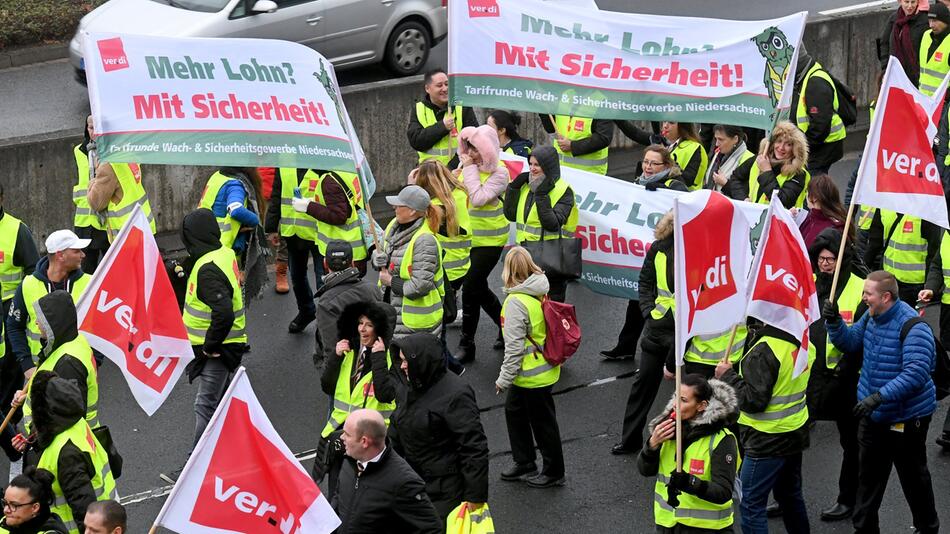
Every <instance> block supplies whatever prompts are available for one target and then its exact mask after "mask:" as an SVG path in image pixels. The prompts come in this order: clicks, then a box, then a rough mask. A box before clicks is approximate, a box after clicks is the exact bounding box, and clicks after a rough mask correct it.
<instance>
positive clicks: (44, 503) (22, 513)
mask: <svg viewBox="0 0 950 534" xmlns="http://www.w3.org/2000/svg"><path fill="white" fill-rule="evenodd" d="M0 503H2V504H3V519H0V533H4V534H7V533H9V534H67V533H68V532H69V531H68V530H67V529H66V525H64V524H63V522H62V520H60V518H59V516H57V515H56V514H54V513H52V512H51V511H50V505H51V504H53V474H52V473H50V472H49V471H47V470H45V469H37V468H35V467H33V466H30V467H27V468H26V469H25V470H24V471H23V474H21V475H18V476H16V477H15V478H14V479H13V480H11V481H10V485H9V486H7V489H6V490H4V492H3V500H2V501H0Z"/></svg>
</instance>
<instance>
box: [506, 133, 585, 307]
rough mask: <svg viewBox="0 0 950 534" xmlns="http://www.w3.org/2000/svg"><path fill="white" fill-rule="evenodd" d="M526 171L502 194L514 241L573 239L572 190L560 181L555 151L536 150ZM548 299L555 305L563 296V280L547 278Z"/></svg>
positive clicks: (565, 291)
mask: <svg viewBox="0 0 950 534" xmlns="http://www.w3.org/2000/svg"><path fill="white" fill-rule="evenodd" d="M528 165H529V167H528V168H529V170H528V172H523V173H521V174H519V175H518V177H517V178H515V179H514V180H512V181H511V183H510V184H508V191H507V193H505V217H506V218H507V219H508V220H509V221H511V222H513V223H516V224H515V226H516V227H517V229H518V235H517V242H518V243H520V244H522V245H523V244H524V243H527V242H531V241H541V240H559V239H560V238H561V237H568V238H570V237H574V231H575V230H577V219H578V210H577V203H576V202H575V201H574V190H573V189H572V188H571V184H569V183H567V180H565V179H563V178H561V164H560V162H559V161H558V154H557V152H556V151H555V150H554V149H553V148H551V147H548V146H542V147H538V149H537V150H535V151H534V153H533V154H531V157H530V158H528ZM548 282H550V284H551V290H550V291H549V292H548V296H549V297H550V298H551V299H552V300H555V301H557V302H564V299H565V298H566V297H567V279H565V278H562V277H557V276H554V275H553V274H552V275H550V276H548Z"/></svg>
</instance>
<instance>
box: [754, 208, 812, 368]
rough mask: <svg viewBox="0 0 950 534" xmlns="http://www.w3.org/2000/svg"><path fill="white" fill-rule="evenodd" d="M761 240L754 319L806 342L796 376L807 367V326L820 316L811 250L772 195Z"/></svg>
mask: <svg viewBox="0 0 950 534" xmlns="http://www.w3.org/2000/svg"><path fill="white" fill-rule="evenodd" d="M762 235H763V237H762V241H761V243H759V248H758V250H756V255H755V259H754V260H753V262H752V277H751V280H750V283H749V308H748V314H749V316H751V317H755V318H757V319H760V320H761V321H762V322H764V323H765V324H768V325H772V326H774V327H776V328H779V329H781V330H784V331H786V332H788V333H790V334H792V335H793V336H795V337H797V338H799V339H804V341H803V343H802V346H801V348H800V349H799V350H798V352H796V354H795V367H794V371H793V373H792V375H793V377H794V376H798V375H800V374H802V373H803V372H804V371H805V369H807V368H808V325H809V324H811V323H812V322H813V321H815V320H817V319H818V317H819V316H820V315H821V312H820V311H819V308H818V295H817V292H816V290H815V280H814V275H813V272H812V268H811V260H810V259H809V258H808V249H807V247H805V241H804V240H803V239H802V235H801V233H800V232H799V231H798V225H797V224H795V221H794V219H792V215H791V214H790V213H789V212H788V210H787V209H785V207H784V206H782V203H781V201H780V200H779V198H778V195H773V196H772V202H771V204H769V211H768V213H767V215H766V221H765V229H764V230H763V232H762Z"/></svg>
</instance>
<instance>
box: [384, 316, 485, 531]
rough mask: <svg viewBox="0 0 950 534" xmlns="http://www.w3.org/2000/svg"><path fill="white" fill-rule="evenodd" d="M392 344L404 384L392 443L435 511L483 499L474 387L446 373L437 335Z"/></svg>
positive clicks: (482, 441) (414, 336) (482, 436)
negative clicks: (400, 358) (401, 362)
mask: <svg viewBox="0 0 950 534" xmlns="http://www.w3.org/2000/svg"><path fill="white" fill-rule="evenodd" d="M397 344H398V346H399V352H400V353H401V354H402V355H403V356H404V357H405V358H406V362H407V365H408V371H407V372H408V379H407V382H408V388H400V389H401V391H400V396H399V398H398V399H397V401H396V413H395V415H394V416H393V420H392V437H393V446H394V447H395V448H396V450H397V451H398V452H399V453H400V454H402V455H403V456H404V457H405V458H406V461H407V462H409V465H410V466H411V467H412V468H413V469H414V470H415V471H416V473H418V474H419V475H421V476H422V479H423V480H425V482H426V493H428V495H429V498H430V499H432V502H433V504H434V505H435V507H436V509H437V510H439V511H440V515H447V514H448V512H451V511H452V509H454V508H455V507H456V506H458V505H459V504H460V503H461V502H462V501H467V502H476V503H481V502H487V501H488V439H487V438H486V437H485V430H484V429H483V428H482V422H481V418H480V416H479V412H478V403H477V402H476V400H475V391H474V390H473V389H472V387H471V386H469V385H468V384H466V383H465V382H463V381H462V380H461V379H460V378H459V377H458V376H456V375H455V374H454V373H447V372H446V368H445V358H444V357H443V355H442V343H441V342H440V341H439V338H437V337H435V336H432V335H430V334H412V335H410V336H408V337H404V338H402V339H400V340H398V341H397ZM397 372H401V371H397ZM403 376H405V375H403ZM441 512H444V513H441Z"/></svg>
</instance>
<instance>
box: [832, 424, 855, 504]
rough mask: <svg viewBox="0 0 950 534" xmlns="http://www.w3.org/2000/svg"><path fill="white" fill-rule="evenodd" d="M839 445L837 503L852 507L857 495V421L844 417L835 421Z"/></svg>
mask: <svg viewBox="0 0 950 534" xmlns="http://www.w3.org/2000/svg"><path fill="white" fill-rule="evenodd" d="M835 425H836V426H837V427H838V442H839V443H840V444H841V469H840V470H839V471H838V502H839V503H841V504H843V505H845V506H854V503H855V497H856V496H857V494H858V470H859V469H860V467H859V464H858V456H859V452H858V420H857V418H855V417H851V416H850V414H849V415H844V416H842V417H840V418H838V419H837V420H835Z"/></svg>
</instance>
